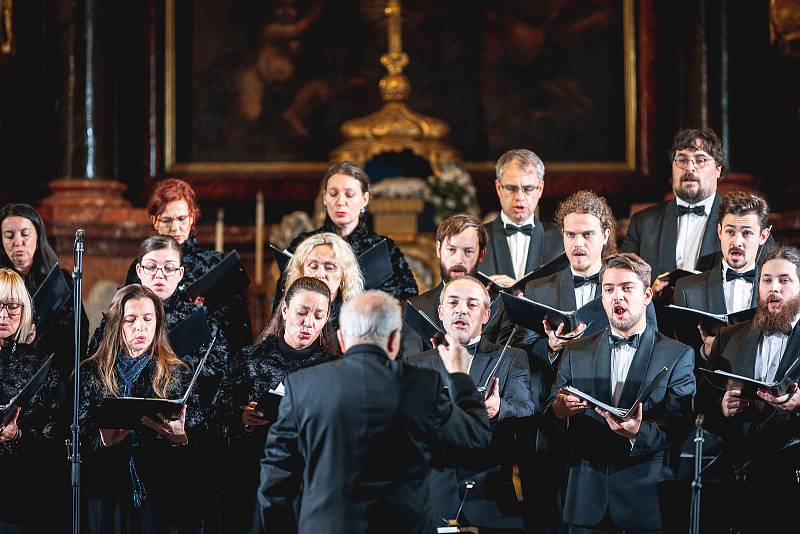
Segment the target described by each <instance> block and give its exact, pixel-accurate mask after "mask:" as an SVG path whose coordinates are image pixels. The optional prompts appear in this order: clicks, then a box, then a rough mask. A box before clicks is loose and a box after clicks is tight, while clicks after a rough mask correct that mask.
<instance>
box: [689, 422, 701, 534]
mask: <svg viewBox="0 0 800 534" xmlns="http://www.w3.org/2000/svg"><path fill="white" fill-rule="evenodd" d="M694 424H695V428H696V430H695V437H694V480H693V481H692V507H691V512H690V516H689V532H690V533H691V534H699V532H700V490H702V489H703V480H702V478H703V443H704V442H705V437H704V436H703V414H699V415H698V416H697V419H696V420H695V422H694Z"/></svg>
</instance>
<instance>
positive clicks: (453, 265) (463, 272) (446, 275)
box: [402, 213, 513, 357]
mask: <svg viewBox="0 0 800 534" xmlns="http://www.w3.org/2000/svg"><path fill="white" fill-rule="evenodd" d="M487 239H488V237H487V234H486V229H485V228H484V227H483V225H482V224H481V221H480V219H478V218H477V217H475V216H474V215H469V214H466V213H460V214H458V215H453V216H451V217H448V218H447V219H445V220H444V221H442V223H441V224H440V225H439V228H437V229H436V257H437V258H439V269H440V271H441V275H442V282H441V283H440V284H439V285H437V286H436V287H434V288H433V289H430V290H428V291H426V292H425V293H422V294H421V295H417V296H416V297H413V298H411V299H408V301H407V302H409V303H411V304H412V305H413V306H414V307H415V308H416V309H418V310H420V311H423V312H425V314H426V315H427V316H428V317H429V318H431V319H432V320H434V321H437V322H439V321H438V319H437V318H438V316H439V314H438V312H437V309H438V306H439V296H440V294H441V292H442V287H444V284H446V283H447V282H449V281H450V280H452V279H454V278H459V277H462V276H472V275H474V274H475V273H476V272H477V270H478V264H479V263H480V261H481V260H482V259H483V257H484V256H485V255H486V241H487ZM501 304H502V301H501V299H495V301H494V303H493V305H492V307H491V311H490V318H489V322H488V324H487V326H486V331H485V332H484V335H485V336H486V337H487V338H488V339H490V340H491V341H496V340H497V339H498V336H506V337H507V336H508V335H510V332H511V328H513V327H511V325H509V324H504V325H502V328H501V324H500V323H501V321H500V320H501V318H502V316H503V315H504V314H503V313H502V310H500V309H499V308H501V307H502V306H501ZM403 313H404V314H405V313H406V310H405V309H404V310H403ZM403 316H404V317H405V315H403ZM439 327H440V328H441V327H442V325H441V323H440V324H439ZM501 330H502V331H501ZM506 337H502V340H503V342H505V340H506ZM402 343H403V344H402V354H403V356H404V357H405V356H413V355H414V354H419V353H421V352H424V351H426V350H429V349H431V348H432V344H431V340H430V339H422V337H421V336H420V335H419V334H418V333H417V332H416V331H414V329H413V328H411V327H410V326H409V325H408V324H407V323H404V324H403V340H402Z"/></svg>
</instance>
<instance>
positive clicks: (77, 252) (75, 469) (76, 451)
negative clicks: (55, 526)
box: [68, 228, 84, 534]
mask: <svg viewBox="0 0 800 534" xmlns="http://www.w3.org/2000/svg"><path fill="white" fill-rule="evenodd" d="M83 234H84V231H83V228H80V229H78V231H77V232H75V243H74V246H73V253H74V265H75V266H74V268H73V270H72V299H73V310H74V312H75V313H74V315H75V361H74V372H73V375H72V377H73V386H74V387H73V390H72V426H70V430H71V431H72V441H70V442H69V443H68V444H69V449H70V458H69V459H70V463H71V465H72V470H71V473H72V475H71V480H72V533H73V534H80V529H81V491H80V464H81V457H80V447H79V439H80V438H79V436H80V426H79V425H78V404H79V403H78V400H79V396H80V391H81V389H80V381H81V375H80V366H81V308H82V306H83V300H82V298H81V297H82V292H83V285H82V282H83Z"/></svg>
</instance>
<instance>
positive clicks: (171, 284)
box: [89, 235, 229, 402]
mask: <svg viewBox="0 0 800 534" xmlns="http://www.w3.org/2000/svg"><path fill="white" fill-rule="evenodd" d="M181 251H182V247H181V246H180V245H179V244H178V242H177V241H175V239H173V238H172V237H169V236H163V235H158V236H153V237H149V238H147V239H145V240H144V241H143V242H142V245H141V247H140V248H139V259H138V260H137V261H136V276H137V282H138V283H140V284H141V285H143V286H145V287H146V288H148V289H150V290H152V291H153V293H155V294H156V295H158V298H159V299H160V300H161V303H162V305H163V306H164V317H165V324H166V329H167V332H171V331H172V330H173V329H175V327H176V326H178V325H179V324H180V323H181V322H182V321H184V320H185V319H187V318H188V317H189V316H190V315H192V314H193V313H194V312H195V311H197V310H198V309H200V308H203V307H204V306H203V305H202V304H195V303H193V302H190V301H189V296H188V295H187V294H186V292H185V291H184V290H183V289H181V281H182V279H183V278H184V276H185V267H184V264H183V261H182V256H181ZM107 318H108V316H107V315H104V316H103V318H102V319H101V320H100V324H99V325H98V327H97V329H96V330H95V332H94V335H92V339H91V341H90V342H89V354H94V353H95V352H96V351H97V349H98V347H99V346H100V343H101V341H102V340H103V337H104V335H105V329H106V320H107ZM208 328H209V330H210V332H211V336H212V337H214V336H216V341H215V342H214V347H213V348H212V350H211V352H210V353H209V355H208V358H207V359H206V363H205V365H204V367H203V372H202V375H201V378H200V380H199V382H198V388H199V391H200V392H201V397H202V398H203V399H204V400H205V401H206V402H210V400H211V398H212V397H213V396H214V395H215V394H216V391H217V388H218V387H219V384H220V382H221V381H222V377H223V376H224V374H225V371H226V370H227V368H228V356H229V347H228V343H227V339H226V338H225V335H224V332H222V331H221V328H220V326H219V324H218V322H217V319H216V318H215V316H213V315H208ZM207 348H208V346H207V345H203V346H201V347H198V348H196V349H195V350H194V351H193V352H192V353H191V354H178V355H177V356H178V358H180V359H181V360H182V361H183V362H184V363H185V364H187V365H189V367H191V368H192V369H193V368H194V366H195V365H196V364H197V363H198V362H199V361H200V358H202V357H203V355H204V354H205V351H206V349H207Z"/></svg>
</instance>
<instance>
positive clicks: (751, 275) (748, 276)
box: [725, 269, 756, 284]
mask: <svg viewBox="0 0 800 534" xmlns="http://www.w3.org/2000/svg"><path fill="white" fill-rule="evenodd" d="M733 280H744V281H745V282H750V283H751V284H752V283H754V282H755V281H756V270H755V269H750V270H749V271H745V272H743V273H737V272H736V271H734V270H733V269H728V270H727V271H725V281H726V282H732V281H733Z"/></svg>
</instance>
